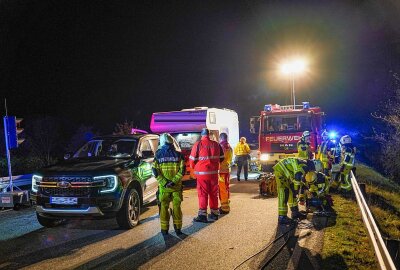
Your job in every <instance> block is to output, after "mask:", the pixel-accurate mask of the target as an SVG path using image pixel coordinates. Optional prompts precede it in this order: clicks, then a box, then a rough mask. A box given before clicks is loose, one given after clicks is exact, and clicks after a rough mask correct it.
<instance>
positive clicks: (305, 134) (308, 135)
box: [301, 130, 310, 138]
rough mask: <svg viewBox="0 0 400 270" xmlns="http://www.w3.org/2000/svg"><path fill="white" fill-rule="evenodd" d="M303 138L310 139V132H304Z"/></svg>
mask: <svg viewBox="0 0 400 270" xmlns="http://www.w3.org/2000/svg"><path fill="white" fill-rule="evenodd" d="M301 137H302V138H305V137H310V131H308V130H306V131H304V132H303V135H301Z"/></svg>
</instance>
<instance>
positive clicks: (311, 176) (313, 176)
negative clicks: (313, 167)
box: [305, 171, 317, 183]
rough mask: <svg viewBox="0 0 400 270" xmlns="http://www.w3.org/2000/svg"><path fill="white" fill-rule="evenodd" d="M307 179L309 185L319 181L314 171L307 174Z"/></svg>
mask: <svg viewBox="0 0 400 270" xmlns="http://www.w3.org/2000/svg"><path fill="white" fill-rule="evenodd" d="M305 178H306V182H307V183H312V182H314V181H315V180H317V173H316V172H314V171H310V172H308V173H306V175H305Z"/></svg>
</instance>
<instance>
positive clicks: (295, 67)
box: [281, 59, 307, 75]
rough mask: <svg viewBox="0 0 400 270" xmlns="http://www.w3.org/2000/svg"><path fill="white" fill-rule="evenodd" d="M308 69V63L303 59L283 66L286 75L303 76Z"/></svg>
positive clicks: (282, 69)
mask: <svg viewBox="0 0 400 270" xmlns="http://www.w3.org/2000/svg"><path fill="white" fill-rule="evenodd" d="M306 68H307V63H306V61H305V60H303V59H295V60H293V61H288V62H284V63H282V64H281V72H282V73H283V74H285V75H289V74H290V75H297V74H301V73H303V72H304V71H305V70H306Z"/></svg>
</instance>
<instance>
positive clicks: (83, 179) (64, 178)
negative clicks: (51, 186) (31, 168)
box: [42, 176, 93, 183]
mask: <svg viewBox="0 0 400 270" xmlns="http://www.w3.org/2000/svg"><path fill="white" fill-rule="evenodd" d="M92 180H93V178H92V177H89V176H54V177H48V176H45V177H43V179H42V181H43V182H61V181H66V182H70V183H74V182H91V181H92Z"/></svg>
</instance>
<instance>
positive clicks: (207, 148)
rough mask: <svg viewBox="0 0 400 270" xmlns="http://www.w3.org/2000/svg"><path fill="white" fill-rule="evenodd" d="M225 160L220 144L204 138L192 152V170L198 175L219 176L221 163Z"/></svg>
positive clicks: (195, 145)
mask: <svg viewBox="0 0 400 270" xmlns="http://www.w3.org/2000/svg"><path fill="white" fill-rule="evenodd" d="M223 160H224V151H223V149H222V147H221V145H219V143H217V142H215V141H212V140H210V137H209V136H202V137H201V140H200V141H198V142H196V143H195V144H194V145H193V148H192V151H191V152H190V157H189V163H190V168H194V173H195V174H197V175H207V174H218V170H219V163H220V162H221V161H223Z"/></svg>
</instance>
